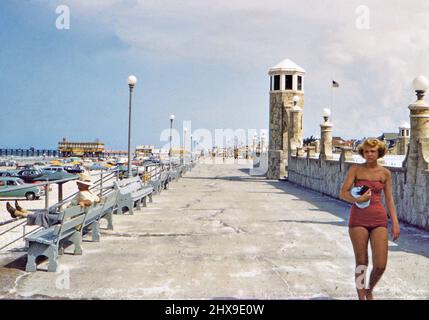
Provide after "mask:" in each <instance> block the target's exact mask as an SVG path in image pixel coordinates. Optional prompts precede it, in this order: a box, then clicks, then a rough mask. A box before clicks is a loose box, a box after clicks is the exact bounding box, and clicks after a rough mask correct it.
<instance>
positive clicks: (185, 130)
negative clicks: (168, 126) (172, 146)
mask: <svg viewBox="0 0 429 320" xmlns="http://www.w3.org/2000/svg"><path fill="white" fill-rule="evenodd" d="M187 132H188V129H187V128H184V129H183V150H182V152H183V155H182V159H183V161H182V162H183V163H185V162H186V158H185V155H186V133H187Z"/></svg>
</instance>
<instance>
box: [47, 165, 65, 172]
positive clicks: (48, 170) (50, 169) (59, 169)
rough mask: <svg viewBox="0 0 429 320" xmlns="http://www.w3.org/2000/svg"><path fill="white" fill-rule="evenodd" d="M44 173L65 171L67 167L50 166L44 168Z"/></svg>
mask: <svg viewBox="0 0 429 320" xmlns="http://www.w3.org/2000/svg"><path fill="white" fill-rule="evenodd" d="M42 171H43V173H54V172H64V171H66V169H65V168H64V167H62V166H50V167H45V168H42Z"/></svg>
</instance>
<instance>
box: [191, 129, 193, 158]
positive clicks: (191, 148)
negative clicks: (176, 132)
mask: <svg viewBox="0 0 429 320" xmlns="http://www.w3.org/2000/svg"><path fill="white" fill-rule="evenodd" d="M192 152H193V141H192V134H191V163H192V161H193V158H192Z"/></svg>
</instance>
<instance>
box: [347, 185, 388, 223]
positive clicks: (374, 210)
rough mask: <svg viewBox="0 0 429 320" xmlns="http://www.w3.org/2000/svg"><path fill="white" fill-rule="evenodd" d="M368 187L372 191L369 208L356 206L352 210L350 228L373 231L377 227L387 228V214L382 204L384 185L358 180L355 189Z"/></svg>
mask: <svg viewBox="0 0 429 320" xmlns="http://www.w3.org/2000/svg"><path fill="white" fill-rule="evenodd" d="M363 185H367V186H368V187H370V189H371V200H370V204H369V206H368V207H366V208H364V209H360V208H358V207H357V206H356V205H355V204H353V206H352V207H351V209H350V218H349V227H350V228H354V227H364V228H366V229H368V231H371V230H372V229H374V228H377V227H385V228H387V212H386V209H385V208H384V206H383V204H382V202H381V193H382V191H383V189H384V183H383V182H381V181H373V180H359V179H358V180H356V182H355V187H361V186H363Z"/></svg>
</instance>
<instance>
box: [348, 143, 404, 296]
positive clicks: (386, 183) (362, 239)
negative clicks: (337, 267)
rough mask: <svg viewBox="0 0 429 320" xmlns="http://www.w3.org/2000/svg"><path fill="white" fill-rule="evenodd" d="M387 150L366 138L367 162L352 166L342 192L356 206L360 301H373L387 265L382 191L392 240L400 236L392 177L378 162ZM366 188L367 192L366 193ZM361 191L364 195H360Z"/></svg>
mask: <svg viewBox="0 0 429 320" xmlns="http://www.w3.org/2000/svg"><path fill="white" fill-rule="evenodd" d="M386 150H387V148H386V145H385V143H384V142H382V141H380V140H378V139H366V140H365V141H364V142H363V143H362V144H361V145H359V147H358V151H359V154H360V155H361V156H362V157H363V158H364V159H365V160H366V161H365V163H363V164H356V165H352V166H351V167H350V169H349V171H348V172H347V175H346V178H345V180H344V183H343V185H342V187H341V192H340V198H341V199H343V200H345V201H348V202H350V203H353V205H352V207H351V209H350V218H349V235H350V239H351V241H352V244H353V250H354V254H355V262H356V270H355V279H356V289H357V293H358V297H359V299H360V300H372V299H373V295H372V292H373V290H374V287H375V285H376V284H377V282H378V281H379V280H380V278H381V276H382V275H383V273H384V271H385V269H386V265H387V249H388V230H387V228H388V224H387V212H386V209H385V208H384V206H383V204H382V202H381V194H382V192H383V191H384V197H385V202H386V206H387V209H388V211H389V213H390V218H391V220H392V225H391V236H392V240H393V241H395V240H397V239H398V237H399V233H400V228H399V222H398V218H397V215H396V210H395V204H394V202H393V196H392V190H391V174H390V171H389V170H388V169H386V168H385V167H382V166H380V165H379V164H378V162H377V160H378V159H379V158H382V157H383V156H384V155H385V153H386ZM363 187H365V189H368V190H367V191H365V189H363ZM362 189H363V190H362ZM360 191H363V192H364V193H363V194H359V193H361V192H360ZM368 242H370V243H371V251H372V265H373V269H372V272H371V275H370V280H369V286H368V287H367V288H366V287H365V285H364V283H365V274H366V270H367V267H368Z"/></svg>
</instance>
